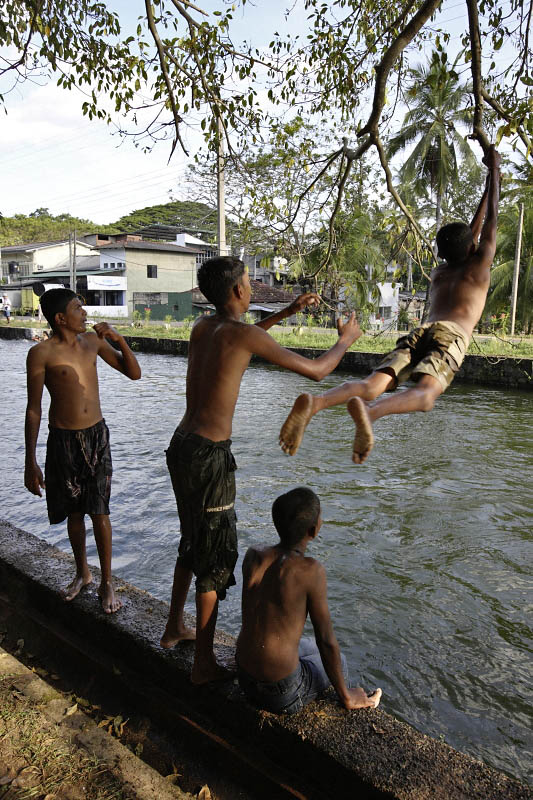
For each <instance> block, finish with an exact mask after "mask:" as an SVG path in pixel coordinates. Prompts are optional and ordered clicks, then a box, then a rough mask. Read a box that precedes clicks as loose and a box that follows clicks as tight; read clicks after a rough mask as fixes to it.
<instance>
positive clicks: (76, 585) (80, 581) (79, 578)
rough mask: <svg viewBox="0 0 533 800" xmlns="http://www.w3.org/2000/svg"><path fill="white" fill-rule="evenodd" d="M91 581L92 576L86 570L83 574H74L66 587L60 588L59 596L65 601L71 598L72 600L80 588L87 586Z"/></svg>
mask: <svg viewBox="0 0 533 800" xmlns="http://www.w3.org/2000/svg"><path fill="white" fill-rule="evenodd" d="M92 582H93V576H92V575H91V573H90V572H87V573H86V574H85V575H76V577H75V578H74V580H73V581H72V582H71V583H69V585H68V586H67V587H66V589H62V591H61V597H62V598H63V600H65V602H67V603H69V602H70V601H71V600H74V598H75V597H77V596H78V595H79V593H80V592H81V590H82V589H83V588H84V587H85V586H88V585H89V584H90V583H92Z"/></svg>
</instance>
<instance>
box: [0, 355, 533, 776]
mask: <svg viewBox="0 0 533 800" xmlns="http://www.w3.org/2000/svg"><path fill="white" fill-rule="evenodd" d="M28 347H29V345H28V343H26V342H5V341H2V340H0V368H1V370H2V398H3V406H4V410H3V419H4V421H3V425H2V429H1V436H0V459H1V462H0V463H2V465H3V470H2V472H3V480H2V488H3V492H2V499H1V508H0V517H3V518H7V519H9V520H11V521H12V522H13V523H15V524H17V525H19V526H20V527H22V528H25V529H26V530H28V531H31V532H32V533H34V534H37V535H39V536H43V537H44V538H46V539H47V540H48V541H50V542H52V543H53V544H56V545H58V546H59V547H61V548H63V549H65V550H68V549H69V544H68V538H67V534H66V526H65V525H59V526H54V527H53V528H52V527H49V526H48V524H47V520H46V512H45V506H44V501H40V500H39V499H38V498H34V497H32V496H31V495H30V494H29V493H28V492H26V491H25V490H24V488H23V474H22V473H23V461H24V445H23V417H24V407H25V376H24V361H25V356H26V352H27V350H28ZM139 361H140V362H141V364H142V368H143V378H142V380H141V381H140V382H137V383H131V382H130V381H128V380H127V379H125V378H123V377H122V376H121V375H119V374H117V373H115V372H114V371H112V370H110V369H108V368H107V367H106V366H105V365H103V364H102V365H101V368H100V382H101V396H102V408H103V410H104V415H105V417H106V420H107V422H108V424H109V427H110V429H111V442H112V448H113V462H114V469H115V474H114V476H113V493H112V506H111V519H112V522H113V536H114V562H113V566H114V571H115V572H116V573H117V574H119V575H121V576H123V577H124V578H126V579H127V580H129V581H131V582H132V583H134V584H136V585H137V586H140V587H142V588H144V589H147V590H148V591H150V592H152V593H153V594H154V595H156V596H157V597H159V598H161V599H164V600H168V599H169V594H170V587H171V581H172V572H173V568H174V560H175V555H176V549H177V542H178V533H179V528H178V521H177V517H176V513H175V505H174V499H173V495H172V491H171V487H170V480H169V478H168V475H167V472H166V466H165V461H164V449H165V447H166V446H167V444H168V442H169V440H170V436H171V434H172V432H173V430H174V427H175V425H176V423H177V422H178V421H179V419H180V417H181V415H182V412H183V409H184V402H185V385H184V381H185V371H186V360H185V359H183V358H180V357H173V356H152V355H141V356H140V357H139ZM344 377H345V376H339V375H337V376H333V377H330V378H328V379H326V380H325V381H323V382H322V384H321V386H322V387H324V388H329V387H331V386H334V385H336V384H337V383H338V382H339V380H342V379H344ZM303 390H309V391H312V392H316V391H318V387H317V386H316V385H315V384H312V383H311V382H310V381H307V380H306V379H304V378H301V377H299V376H297V375H293V374H290V373H285V372H282V371H280V370H278V369H275V368H269V367H252V368H250V369H249V370H248V372H247V373H246V374H245V376H244V380H243V384H242V390H241V395H240V399H239V403H238V407H237V413H236V416H235V425H234V431H233V442H234V453H235V457H236V460H237V464H238V467H239V469H238V472H237V513H238V518H239V538H240V550H241V553H243V552H244V551H245V549H246V547H247V546H248V545H249V544H252V543H261V542H267V541H274V539H275V535H274V533H273V529H272V525H271V521H270V506H271V504H272V501H273V500H274V498H275V497H276V496H277V495H278V494H279V493H280V492H282V491H284V490H286V489H287V488H291V487H294V486H297V485H303V484H305V485H308V486H310V487H311V488H313V489H314V490H315V491H316V492H317V493H318V495H319V496H320V498H321V500H322V504H323V511H324V526H323V528H322V532H321V535H320V539H319V541H317V542H316V543H314V544H313V545H312V547H311V550H310V553H311V554H314V555H316V556H317V557H319V558H320V559H321V560H322V561H323V562H324V563H325V565H326V568H327V571H328V580H329V597H330V606H331V610H332V615H333V618H334V624H335V628H336V631H337V635H338V638H339V641H340V642H341V645H342V648H343V650H344V651H345V652H346V654H347V656H348V658H349V662H350V665H351V672H352V677H353V678H355V679H357V680H358V681H361V682H362V683H363V685H365V686H367V687H371V686H376V685H379V686H381V687H382V688H383V692H384V699H383V701H382V702H383V708H384V709H385V710H386V711H388V712H390V713H392V714H394V715H396V716H397V717H399V718H401V719H403V720H406V721H408V722H409V723H411V724H413V725H414V726H415V727H417V728H418V729H419V730H421V731H424V732H426V733H428V734H431V735H433V736H437V737H438V736H442V738H443V739H444V740H445V741H446V742H448V743H449V744H451V745H452V746H454V747H456V748H458V749H459V750H463V751H464V752H468V753H470V754H471V755H473V756H475V757H478V758H481V759H483V760H484V761H486V762H488V763H490V764H492V765H493V766H496V767H497V768H499V769H503V770H505V771H507V772H508V773H510V774H512V775H514V776H516V777H520V778H522V779H526V780H527V779H529V780H531V778H532V777H533V769H532V764H531V760H530V758H531V757H530V753H531V751H532V749H533V748H532V741H531V722H532V716H533V715H532V695H531V686H532V684H533V666H532V660H531V640H532V634H531V619H532V617H531V610H532V600H531V541H532V539H533V535H532V534H533V486H532V484H533V479H532V478H533V436H532V434H533V414H532V412H533V393H531V394H529V393H518V392H511V391H505V392H504V391H498V390H495V389H487V388H482V387H476V388H465V387H462V386H458V385H456V386H452V388H451V389H450V390H448V392H447V393H446V395H445V396H444V397H443V398H441V399H440V400H439V401H438V403H437V406H436V408H435V409H434V411H433V412H432V413H431V414H425V415H423V414H419V415H411V416H402V417H389V418H388V419H383V420H380V421H379V423H378V424H377V426H376V446H375V449H374V451H373V453H372V455H371V457H370V459H369V461H368V462H367V463H366V464H365V465H363V466H360V467H355V466H353V465H352V463H351V461H350V450H351V440H352V425H351V420H350V419H349V418H348V417H347V414H346V412H345V410H344V409H342V408H339V409H331V410H329V411H327V412H323V413H322V414H321V415H318V416H317V417H315V419H314V420H313V421H312V423H311V425H310V427H309V429H308V432H307V434H306V438H305V440H304V443H303V445H302V447H301V449H300V451H299V453H298V454H297V455H296V456H295V457H294V458H288V457H286V456H283V454H282V453H281V451H280V450H279V448H278V446H277V434H278V431H279V428H280V425H281V423H282V422H283V420H284V418H285V416H286V414H287V412H288V410H289V408H290V406H291V404H292V401H293V399H294V398H295V397H296V395H297V394H298V393H299V392H301V391H303ZM47 404H48V400H47V399H46V401H45V403H44V406H45V407H47ZM44 419H45V415H44V414H43V420H44ZM45 440H46V424H43V426H42V431H41V435H40V437H39V445H38V453H39V458H40V461H41V463H43V462H44V447H45ZM89 544H90V547H89V556H90V560H91V561H92V562H93V563H98V562H97V557H96V550H95V547H94V544H93V543H92V541H91V542H90V543H89ZM239 572H240V570H239ZM191 599H192V595H191ZM239 599H240V598H239V591H238V587H237V588H235V589H233V590H231V592H230V593H229V599H228V600H227V601H226V602H224V603H223V604H221V610H220V615H219V625H220V627H222V628H225V629H227V630H230V631H232V632H236V631H237V630H238V626H239ZM190 610H191V611H192V610H193V607H192V603H191V606H190ZM528 759H529V760H528Z"/></svg>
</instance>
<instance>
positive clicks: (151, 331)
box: [4, 318, 533, 358]
mask: <svg viewBox="0 0 533 800" xmlns="http://www.w3.org/2000/svg"><path fill="white" fill-rule="evenodd" d="M4 324H5V323H4ZM11 325H13V326H15V327H22V328H24V327H29V325H30V323H29V322H28V320H23V319H20V320H19V319H16V318H12V322H11ZM31 327H34V328H39V327H41V328H45V327H47V325H46V324H41V325H39V323H37V322H35V323H31ZM114 327H115V328H116V329H117V331H119V332H120V333H122V334H123V335H124V336H149V337H150V338H157V339H189V337H190V332H191V326H190V324H188V325H183V326H179V327H176V326H171V327H169V328H166V326H165V325H163V324H159V325H157V324H154V323H146V322H140V323H136V324H135V326H134V325H132V324H131V323H129V324H127V325H122V324H120V323H116V324H114ZM270 334H271V335H272V336H273V337H274V339H275V340H276V341H277V342H279V344H281V345H283V347H310V348H315V349H320V350H322V349H323V350H328V349H329V348H330V347H332V346H333V345H334V344H335V342H336V341H337V332H336V331H335V330H333V329H324V330H320V329H317V328H306V327H303V328H298V327H289V326H287V327H286V326H282V325H277V326H274V327H273V328H272V329H271V330H270ZM397 336H398V333H397V332H394V333H392V334H391V333H372V334H363V336H361V338H360V339H358V340H357V341H356V342H355V343H354V344H353V345H352V346H351V347H350V351H360V352H364V353H386V352H388V351H389V350H392V348H393V347H394V344H395V342H396V339H397ZM468 353H469V355H481V356H494V357H504V356H514V357H519V358H520V357H521V358H533V337H532V336H528V337H526V336H522V337H521V336H515V337H514V338H513V340H512V341H509V339H508V338H505V337H500V336H493V335H484V334H483V335H481V334H474V337H473V339H472V341H471V342H470V346H469V348H468Z"/></svg>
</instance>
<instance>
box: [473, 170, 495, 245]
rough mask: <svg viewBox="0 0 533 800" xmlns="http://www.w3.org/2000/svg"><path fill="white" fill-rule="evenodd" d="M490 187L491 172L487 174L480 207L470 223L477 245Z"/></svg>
mask: <svg viewBox="0 0 533 800" xmlns="http://www.w3.org/2000/svg"><path fill="white" fill-rule="evenodd" d="M489 186H490V172H487V178H486V180H485V189H484V190H483V194H482V195H481V200H480V201H479V205H478V207H477V209H476V212H475V214H474V216H473V217H472V222H471V223H470V230H471V231H472V238H473V240H474V244H477V243H478V241H479V235H480V233H481V228H482V225H483V220H484V219H485V214H486V213H487V200H488V197H489Z"/></svg>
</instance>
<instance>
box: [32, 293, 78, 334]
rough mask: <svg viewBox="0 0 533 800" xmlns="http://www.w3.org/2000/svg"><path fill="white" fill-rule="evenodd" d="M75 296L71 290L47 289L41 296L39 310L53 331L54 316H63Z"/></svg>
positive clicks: (54, 324)
mask: <svg viewBox="0 0 533 800" xmlns="http://www.w3.org/2000/svg"><path fill="white" fill-rule="evenodd" d="M77 296H78V295H77V294H76V292H73V291H72V289H48V291H47V292H45V293H44V294H43V295H42V297H41V300H40V303H41V309H42V312H43V314H44V316H45V317H46V319H47V321H48V324H49V325H50V327H51V328H52V330H53V331H55V329H56V314H64V313H65V309H66V307H67V306H68V304H69V303H70V301H71V300H74V298H75V297H77Z"/></svg>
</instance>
